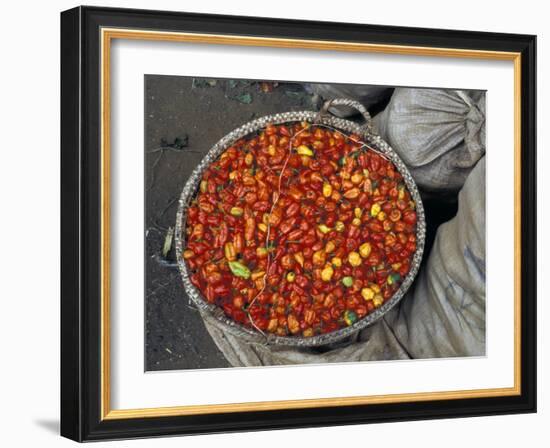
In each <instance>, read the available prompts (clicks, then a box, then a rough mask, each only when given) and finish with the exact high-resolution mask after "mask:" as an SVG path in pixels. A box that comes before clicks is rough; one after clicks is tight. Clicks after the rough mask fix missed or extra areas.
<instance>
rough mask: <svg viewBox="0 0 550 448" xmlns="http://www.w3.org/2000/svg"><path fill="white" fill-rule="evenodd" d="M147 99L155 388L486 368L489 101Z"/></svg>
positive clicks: (404, 92) (207, 91)
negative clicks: (465, 363)
mask: <svg viewBox="0 0 550 448" xmlns="http://www.w3.org/2000/svg"><path fill="white" fill-rule="evenodd" d="M144 95H145V98H144V101H145V117H144V123H145V148H144V158H145V173H144V175H145V189H146V191H145V216H144V220H145V251H146V253H145V266H144V270H145V298H144V299H145V314H146V319H145V332H146V338H145V348H144V349H145V363H146V366H145V369H146V370H147V371H162V370H179V369H213V368H226V367H259V366H275V365H299V364H323V363H345V362H368V361H396V360H415V359H427V358H456V357H471V356H484V355H485V354H486V353H485V351H486V348H485V336H486V335H485V258H486V257H485V208H486V204H485V154H486V144H485V92H484V91H479V90H460V89H457V90H448V89H427V88H414V87H399V86H373V85H359V84H354V85H347V84H318V83H308V82H287V81H277V80H248V79H219V78H199V77H185V76H166V75H154V74H150V75H145V92H144Z"/></svg>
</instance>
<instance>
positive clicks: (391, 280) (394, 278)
mask: <svg viewBox="0 0 550 448" xmlns="http://www.w3.org/2000/svg"><path fill="white" fill-rule="evenodd" d="M400 278H401V276H400V275H399V274H398V273H397V272H394V273H393V274H390V275H388V280H387V281H388V285H393V284H394V283H396V282H398V281H399V279H400Z"/></svg>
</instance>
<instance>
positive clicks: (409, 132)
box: [374, 88, 485, 192]
mask: <svg viewBox="0 0 550 448" xmlns="http://www.w3.org/2000/svg"><path fill="white" fill-rule="evenodd" d="M374 123H375V127H376V128H377V130H378V132H379V134H380V136H381V137H382V138H383V139H384V140H386V141H387V142H388V143H389V144H390V146H391V147H392V148H393V149H394V150H395V151H396V152H397V153H398V154H399V156H400V157H401V158H402V159H403V161H404V162H405V164H406V165H407V167H408V168H409V170H410V171H411V174H412V175H413V177H414V179H415V181H416V183H417V184H418V186H419V187H421V188H423V189H424V190H427V191H434V192H437V191H457V190H459V189H460V188H461V187H462V185H464V181H465V180H466V177H467V176H468V174H469V173H470V171H471V170H472V168H473V167H474V166H475V164H476V163H477V162H478V160H479V159H480V158H481V157H483V155H484V154H485V93H484V92H479V91H467V92H466V91H462V90H441V89H410V88H397V89H395V91H394V93H393V95H392V97H391V100H390V102H389V104H388V106H387V107H386V109H385V110H384V111H383V112H381V113H380V114H378V115H377V116H376V117H375V118H374Z"/></svg>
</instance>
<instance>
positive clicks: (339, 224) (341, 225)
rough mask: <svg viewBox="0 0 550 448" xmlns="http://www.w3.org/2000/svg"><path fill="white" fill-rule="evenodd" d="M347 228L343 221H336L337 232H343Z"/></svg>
mask: <svg viewBox="0 0 550 448" xmlns="http://www.w3.org/2000/svg"><path fill="white" fill-rule="evenodd" d="M345 228H346V226H345V224H344V223H343V222H342V221H336V224H335V225H334V229H335V230H336V231H337V232H343V231H344V229H345Z"/></svg>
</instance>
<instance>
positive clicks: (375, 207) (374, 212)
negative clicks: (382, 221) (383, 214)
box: [370, 202, 381, 216]
mask: <svg viewBox="0 0 550 448" xmlns="http://www.w3.org/2000/svg"><path fill="white" fill-rule="evenodd" d="M380 210H381V207H380V204H378V203H376V202H375V203H374V204H372V207H371V208H370V215H371V216H377V215H378V213H380Z"/></svg>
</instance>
